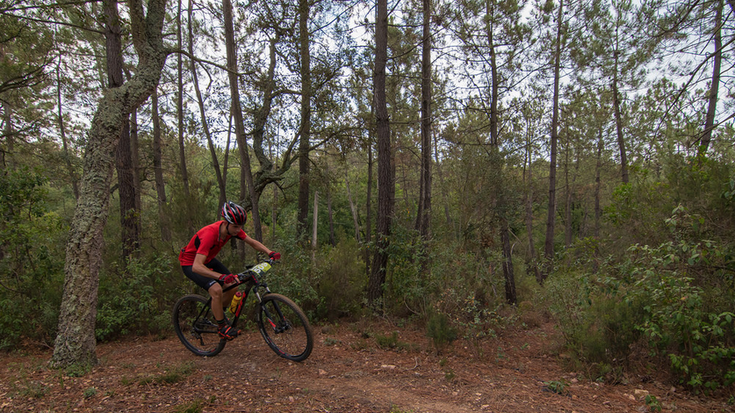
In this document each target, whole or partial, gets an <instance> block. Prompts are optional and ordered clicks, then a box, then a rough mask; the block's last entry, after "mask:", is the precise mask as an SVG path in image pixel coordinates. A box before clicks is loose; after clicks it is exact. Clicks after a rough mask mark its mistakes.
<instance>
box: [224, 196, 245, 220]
mask: <svg viewBox="0 0 735 413" xmlns="http://www.w3.org/2000/svg"><path fill="white" fill-rule="evenodd" d="M222 218H224V219H225V221H227V222H229V223H230V224H233V225H245V222H247V220H248V214H247V213H245V210H244V209H243V207H241V206H240V205H237V204H236V203H234V202H232V201H227V202H225V204H224V205H222Z"/></svg>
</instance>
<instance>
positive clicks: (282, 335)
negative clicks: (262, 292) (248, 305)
mask: <svg viewBox="0 0 735 413" xmlns="http://www.w3.org/2000/svg"><path fill="white" fill-rule="evenodd" d="M258 328H259V329H260V334H261V335H263V338H264V339H265V342H266V343H268V346H269V347H270V348H271V349H273V351H275V352H276V354H278V355H279V356H281V357H283V358H285V359H288V360H293V361H304V360H306V359H307V358H308V357H309V355H310V354H311V350H312V348H313V347H314V337H313V334H312V332H311V326H310V325H309V320H308V319H307V318H306V315H304V312H303V311H302V310H301V308H299V306H298V305H296V303H294V302H293V301H291V300H290V299H288V298H286V297H284V296H282V295H280V294H273V293H271V294H267V295H266V296H264V297H263V300H262V301H261V303H260V310H259V311H258Z"/></svg>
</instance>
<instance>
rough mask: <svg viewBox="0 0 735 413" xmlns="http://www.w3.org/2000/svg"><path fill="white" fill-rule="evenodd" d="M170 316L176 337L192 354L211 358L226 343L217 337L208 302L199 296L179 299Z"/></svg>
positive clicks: (215, 324)
mask: <svg viewBox="0 0 735 413" xmlns="http://www.w3.org/2000/svg"><path fill="white" fill-rule="evenodd" d="M171 316H172V320H173V324H174V330H176V335H177V336H179V340H181V342H182V343H183V344H184V347H186V348H187V349H189V350H190V351H191V352H192V353H194V354H196V355H198V356H202V357H211V356H215V355H217V354H219V352H220V351H222V349H223V348H225V344H226V343H227V341H226V340H224V339H222V338H220V336H219V333H218V328H217V321H216V320H215V319H214V315H213V314H212V308H211V306H210V305H209V300H207V299H206V298H204V297H202V296H201V295H196V294H190V295H187V296H184V297H181V298H180V299H179V301H177V302H176V304H174V309H173V312H172V315H171Z"/></svg>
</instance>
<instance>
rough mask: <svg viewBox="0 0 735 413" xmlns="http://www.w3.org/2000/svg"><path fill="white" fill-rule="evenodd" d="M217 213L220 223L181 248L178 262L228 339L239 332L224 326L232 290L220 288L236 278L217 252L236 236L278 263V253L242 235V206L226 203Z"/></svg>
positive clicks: (205, 228) (233, 291) (216, 223)
mask: <svg viewBox="0 0 735 413" xmlns="http://www.w3.org/2000/svg"><path fill="white" fill-rule="evenodd" d="M221 214H222V218H223V219H224V221H217V222H215V223H212V224H209V225H207V226H205V227H204V228H202V229H200V230H199V231H197V233H196V234H194V236H193V237H192V238H191V240H190V241H189V243H188V244H187V245H186V246H185V247H184V248H182V249H181V252H180V253H179V263H180V264H181V270H182V271H183V272H184V274H185V275H186V276H187V277H188V278H189V279H191V280H192V281H194V283H196V284H197V285H198V286H200V287H202V288H204V289H205V290H206V291H207V292H208V293H209V295H210V296H211V297H212V313H213V315H214V318H215V320H217V328H218V330H219V335H220V337H222V338H225V339H227V340H232V339H233V338H235V337H237V335H238V333H239V330H235V329H233V328H231V327H230V326H229V325H228V323H227V320H226V319H225V312H224V309H223V307H226V306H228V305H229V303H230V301H231V300H232V297H233V296H234V295H235V290H236V289H235V288H233V289H232V290H230V291H228V292H227V293H226V294H224V293H223V287H229V286H230V285H232V284H234V283H235V282H236V281H237V276H236V275H233V274H232V273H231V272H230V270H228V269H227V267H225V266H224V264H222V263H221V262H219V261H218V260H217V258H215V257H216V256H217V253H219V251H220V250H221V249H222V247H223V246H225V244H226V243H227V241H229V239H230V238H232V237H237V238H240V239H241V240H243V241H245V243H246V244H248V245H250V246H251V247H253V249H255V250H256V251H259V252H262V253H264V254H267V255H268V257H269V258H271V259H274V260H278V259H280V258H281V254H280V253H277V252H273V251H271V250H270V249H269V248H268V247H266V246H265V245H263V244H262V243H261V242H259V241H258V240H256V239H253V238H250V237H248V236H247V234H245V231H243V230H242V227H243V225H245V222H246V221H247V218H248V217H247V213H246V212H245V209H243V207H241V206H240V205H237V204H236V203H234V202H231V201H227V202H225V204H224V205H223V206H222V211H221Z"/></svg>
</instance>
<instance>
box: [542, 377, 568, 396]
mask: <svg viewBox="0 0 735 413" xmlns="http://www.w3.org/2000/svg"><path fill="white" fill-rule="evenodd" d="M544 386H546V387H545V388H546V390H547V391H550V392H552V393H556V394H561V395H564V394H567V391H568V390H567V387H569V383H568V382H567V381H566V380H564V379H561V380H551V381H545V382H544Z"/></svg>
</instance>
